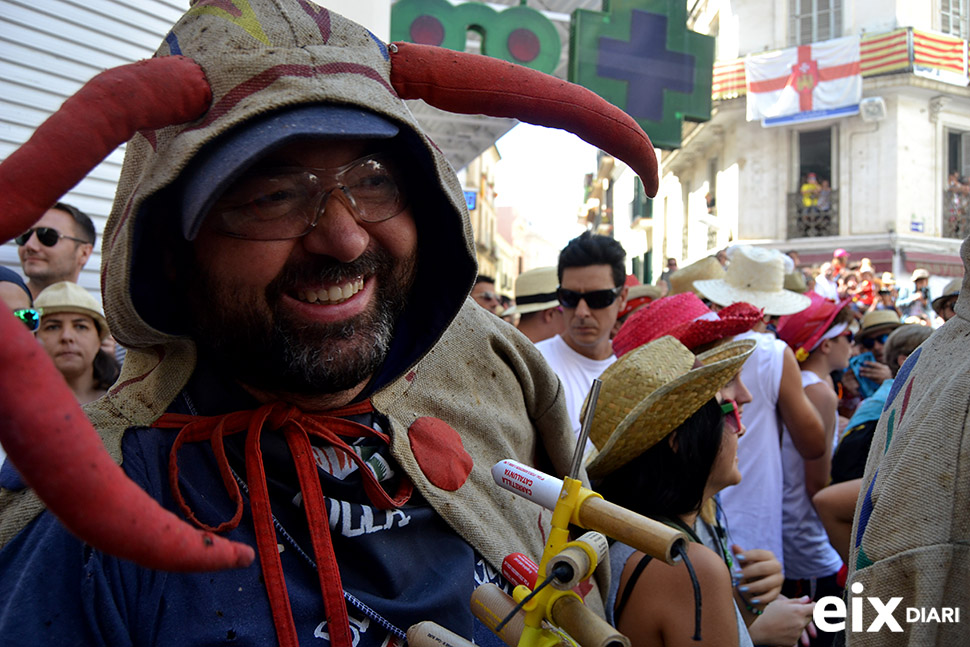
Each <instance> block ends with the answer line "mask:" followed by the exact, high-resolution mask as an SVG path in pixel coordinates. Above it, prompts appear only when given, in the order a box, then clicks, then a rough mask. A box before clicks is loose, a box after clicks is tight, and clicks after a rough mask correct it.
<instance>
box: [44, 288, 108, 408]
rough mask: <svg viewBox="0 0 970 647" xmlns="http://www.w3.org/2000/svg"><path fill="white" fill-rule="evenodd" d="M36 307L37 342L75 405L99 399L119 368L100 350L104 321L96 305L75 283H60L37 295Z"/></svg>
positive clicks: (104, 330)
mask: <svg viewBox="0 0 970 647" xmlns="http://www.w3.org/2000/svg"><path fill="white" fill-rule="evenodd" d="M37 306H38V307H39V308H40V309H41V313H42V314H41V319H40V328H39V330H38V331H37V339H38V340H40V343H41V345H42V346H43V347H44V349H45V350H46V351H47V354H48V355H50V356H51V359H53V360H54V365H55V366H57V369H58V370H59V371H60V372H61V374H62V375H63V376H64V379H65V380H67V384H68V386H70V387H71V390H72V391H74V395H75V396H77V399H78V402H80V403H81V404H86V403H88V402H91V401H93V400H96V399H98V398H100V397H101V396H102V395H104V394H105V393H106V392H107V390H108V388H109V387H110V386H111V385H112V384H114V382H115V380H116V379H118V374H119V372H120V369H119V367H118V363H117V362H116V361H115V359H114V358H113V357H112V356H111V355H109V354H108V353H106V352H105V351H104V350H102V349H101V342H102V340H104V338H105V337H106V336H107V335H108V322H107V321H106V320H105V318H104V315H103V314H101V307H100V305H99V304H98V302H97V301H96V300H95V299H94V297H92V296H91V295H90V294H88V291H87V290H85V289H84V288H82V287H81V286H80V285H78V284H77V283H71V282H70V281H62V282H60V283H55V284H54V285H52V286H50V287H48V288H45V289H44V290H43V291H42V292H41V293H40V294H39V295H37Z"/></svg>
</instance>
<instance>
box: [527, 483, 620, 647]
mask: <svg viewBox="0 0 970 647" xmlns="http://www.w3.org/2000/svg"><path fill="white" fill-rule="evenodd" d="M590 497H598V498H602V497H600V495H598V494H596V493H595V492H593V491H592V490H590V489H587V488H584V487H583V486H582V483H580V482H579V481H578V480H576V479H573V478H569V477H566V479H565V480H564V482H563V487H562V492H561V493H560V494H559V500H558V501H557V503H556V507H555V509H554V510H553V513H552V524H551V528H550V531H549V540H548V541H547V542H546V546H545V548H544V549H543V551H542V560H541V561H540V562H539V573H538V578H537V580H536V582H537V584H536V586H537V587H538V584H539V583H541V582H543V581H545V580H546V579H547V577H548V575H549V573H548V572H547V571H549V570H550V564H552V563H554V562H556V560H559V559H562V558H563V556H565V555H567V553H568V551H569V550H570V549H571V550H572V551H573V553H572V554H573V555H574V556H576V557H578V559H575V560H574V561H575V562H576V563H578V564H581V570H582V572H578V573H574V578H573V579H575V580H582V579H586V578H587V577H589V576H590V575H592V574H593V571H595V570H596V566H597V562H598V559H599V557H598V555H597V551H596V549H595V548H594V547H592V546H590V545H588V542H587V541H582V540H581V541H575V542H571V541H569V524H570V523H574V524H576V523H577V522H578V519H579V512H578V511H579V509H580V507H582V505H583V503H584V502H585V501H586V499H588V498H590ZM597 537H599V539H600V540H602V541H603V542H604V546H603V548H604V554H605V538H603V537H602V536H600V535H597ZM577 548H578V549H580V550H579V551H577V550H576V549H577ZM564 551H566V552H564ZM563 588H565V587H563ZM563 588H556V586H555V585H552V586H546V587H544V588H542V589H541V590H539V591H538V593H536V594H535V595H534V596H533V597H532V599H531V600H529V601H528V602H527V603H526V604H525V605H524V607H523V609H524V611H525V628H524V630H523V631H522V636H521V637H520V639H519V644H518V647H553V646H554V645H559V644H561V643H562V642H563V641H562V637H561V636H559V635H558V634H557V633H556V632H554V631H551V630H549V629H545V628H544V627H543V623H544V622H546V621H548V622H549V623H550V624H552V625H554V626H556V627H558V628H560V629H562V630H563V631H564V632H565V633H566V634H568V635H569V636H570V637H571V638H572V639H573V640H575V641H576V643H578V644H579V645H582V646H583V647H629V646H630V641H629V640H628V639H627V638H626V637H625V636H623V635H622V634H620V633H619V632H617V631H616V630H615V629H614V628H613V627H611V626H610V625H609V624H607V623H606V622H605V621H604V620H603V619H602V618H600V617H599V616H597V615H596V614H594V613H593V612H592V611H590V610H589V609H588V608H587V607H586V605H585V604H583V601H582V599H581V598H580V597H579V596H578V595H576V593H574V592H573V591H572V590H571V589H569V588H565V590H563ZM531 593H532V591H530V590H529V588H528V587H526V586H521V585H520V586H518V587H516V588H515V590H514V591H513V592H512V597H513V598H514V599H515V601H516V602H522V600H524V599H525V598H526V596H528V595H530V594H531Z"/></svg>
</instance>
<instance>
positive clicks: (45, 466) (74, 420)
mask: <svg viewBox="0 0 970 647" xmlns="http://www.w3.org/2000/svg"><path fill="white" fill-rule="evenodd" d="M211 96H212V95H211V90H210V88H209V84H208V82H207V81H206V79H205V75H204V74H203V72H202V70H201V68H199V66H198V65H196V64H195V63H194V62H193V61H191V60H190V59H187V58H183V57H178V56H167V57H162V58H156V59H151V60H148V61H142V62H140V63H134V64H132V65H126V66H123V67H119V68H115V69H112V70H108V71H106V72H103V73H101V74H99V75H98V76H96V77H95V78H94V79H92V80H91V81H89V82H88V83H87V84H86V85H85V86H84V87H82V88H81V89H80V90H79V91H78V92H77V94H75V95H74V96H72V97H71V98H70V99H68V100H67V101H65V102H64V105H63V106H61V108H60V109H59V110H58V111H57V112H56V113H54V114H53V115H51V117H50V118H49V119H48V120H47V121H45V122H44V123H43V124H41V126H40V127H39V128H38V129H37V130H36V132H35V133H34V134H33V136H32V137H31V138H30V140H28V141H27V142H26V143H25V144H24V145H23V146H21V147H20V148H19V149H18V150H17V151H15V152H14V153H13V154H12V155H11V156H10V157H8V158H7V159H6V160H4V161H3V163H2V164H0V214H2V219H0V240H4V241H6V240H9V239H10V238H12V237H14V236H16V235H17V234H19V233H21V232H23V231H24V230H26V229H28V228H30V227H31V226H32V225H33V224H34V223H35V222H37V220H39V219H40V217H41V216H42V215H43V214H44V212H45V211H46V210H47V209H49V208H50V207H51V205H53V204H54V203H55V202H56V201H57V200H58V199H59V198H60V196H62V195H63V194H64V193H66V192H67V191H68V190H69V189H70V188H71V187H73V186H74V185H75V184H77V183H78V182H79V181H80V180H81V179H82V178H83V177H84V176H85V175H86V174H87V173H88V172H89V171H90V170H91V169H92V168H94V166H95V165H97V164H98V163H99V162H100V161H101V160H103V159H104V158H105V157H106V156H107V155H108V154H109V153H110V152H111V151H113V150H114V149H115V148H116V147H117V146H118V145H119V144H121V143H123V142H125V141H127V140H128V139H130V138H131V137H132V135H134V134H135V133H136V132H137V131H139V130H143V129H152V130H153V129H157V128H161V127H163V126H168V125H171V124H176V123H183V122H186V121H190V120H192V119H196V118H198V117H199V116H200V115H202V114H203V113H204V112H205V111H206V110H207V109H208V107H209V103H210V101H211ZM0 310H3V312H0V339H2V340H3V342H2V343H0V443H2V444H3V447H4V449H6V451H7V453H8V454H9V457H10V460H11V461H12V462H13V464H14V466H16V468H17V470H18V471H19V472H20V474H21V475H22V476H23V478H24V480H25V481H26V482H27V484H28V485H30V487H32V488H33V489H34V491H35V492H36V493H37V495H38V496H39V497H40V498H41V500H43V501H44V503H45V504H46V505H47V507H48V509H49V510H50V511H51V512H52V513H54V514H55V515H56V516H57V517H58V518H59V519H60V520H61V522H62V523H63V524H64V525H65V526H66V527H67V528H68V529H69V530H70V531H71V532H73V533H74V534H75V535H77V536H78V537H80V538H81V539H82V540H84V541H85V542H87V543H88V544H90V545H91V546H93V547H94V548H96V549H98V550H101V551H104V552H106V553H109V554H112V555H116V556H118V557H121V558H124V559H129V560H131V561H133V562H135V563H137V564H140V565H142V566H145V567H148V568H156V569H163V570H171V571H208V570H218V569H224V568H236V567H242V566H248V565H249V564H250V563H252V561H253V559H254V552H253V549H252V547H250V546H247V545H245V544H240V543H235V542H230V541H228V540H226V539H224V538H222V537H218V536H215V535H213V534H212V533H208V532H203V531H199V530H196V529H194V528H192V527H191V526H189V525H188V524H187V523H185V522H184V521H181V520H180V519H179V518H178V517H176V516H175V515H174V514H172V513H171V512H168V511H167V510H164V509H163V508H162V507H161V506H159V505H158V504H157V503H156V502H155V501H154V500H153V499H152V498H151V497H149V496H148V495H147V494H146V493H145V492H144V491H143V490H142V489H141V488H139V487H138V486H137V485H135V484H134V483H133V482H132V481H131V480H130V479H129V478H128V477H127V476H126V475H125V473H124V472H123V471H122V469H121V468H120V467H119V466H118V465H117V464H115V462H114V461H113V460H112V459H111V456H110V455H109V454H108V452H107V450H106V449H105V448H104V445H103V443H102V442H101V438H100V437H99V436H98V434H97V432H95V430H94V428H93V427H92V426H91V423H90V422H88V420H87V418H86V417H85V415H84V412H82V411H81V409H80V407H79V406H78V404H77V400H76V399H75V397H74V394H73V393H72V392H71V390H70V389H69V388H68V387H67V384H66V383H65V382H64V378H63V377H62V376H61V374H60V372H59V371H58V370H57V368H55V366H54V364H53V362H52V361H51V359H50V358H49V357H48V356H47V354H46V353H45V352H44V351H43V349H42V348H41V347H40V345H39V344H38V343H37V341H36V340H35V339H34V338H33V336H32V335H31V334H30V333H29V332H28V331H27V329H26V328H25V327H24V325H23V324H22V323H21V322H20V321H19V320H18V319H16V318H14V316H13V315H12V314H11V313H10V311H9V310H7V309H6V308H0Z"/></svg>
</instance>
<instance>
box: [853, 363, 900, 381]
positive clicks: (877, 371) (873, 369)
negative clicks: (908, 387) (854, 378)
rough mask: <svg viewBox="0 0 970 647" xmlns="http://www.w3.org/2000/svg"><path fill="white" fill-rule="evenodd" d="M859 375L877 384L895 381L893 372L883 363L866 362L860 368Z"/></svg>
mask: <svg viewBox="0 0 970 647" xmlns="http://www.w3.org/2000/svg"><path fill="white" fill-rule="evenodd" d="M859 375H861V376H862V377H867V378H869V379H870V380H872V381H873V382H875V383H877V384H882V383H883V382H885V381H886V380H891V379H893V372H892V370H891V369H890V368H889V367H888V366H887V365H885V364H883V363H881V362H865V363H863V365H862V366H861V367H860V368H859Z"/></svg>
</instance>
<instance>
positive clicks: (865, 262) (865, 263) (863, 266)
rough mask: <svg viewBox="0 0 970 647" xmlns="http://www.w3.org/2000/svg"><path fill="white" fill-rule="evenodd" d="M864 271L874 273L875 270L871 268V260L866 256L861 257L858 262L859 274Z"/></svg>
mask: <svg viewBox="0 0 970 647" xmlns="http://www.w3.org/2000/svg"><path fill="white" fill-rule="evenodd" d="M866 272H869V273H870V274H875V273H876V270H874V269H873V268H872V261H870V260H869V259H868V258H863V259H862V262H861V263H859V274H865V273H866Z"/></svg>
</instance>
